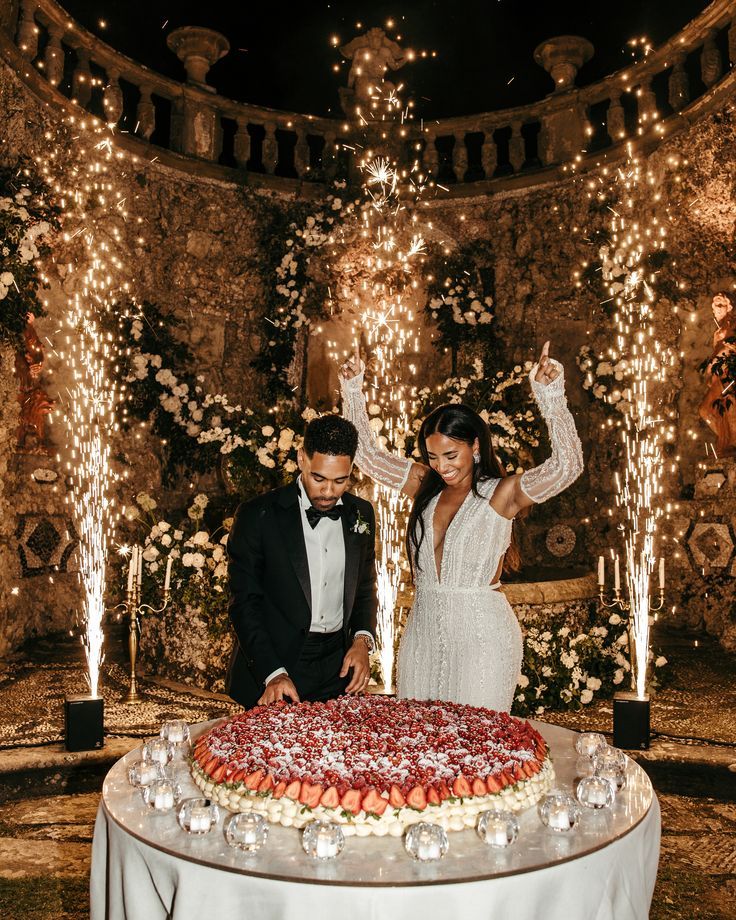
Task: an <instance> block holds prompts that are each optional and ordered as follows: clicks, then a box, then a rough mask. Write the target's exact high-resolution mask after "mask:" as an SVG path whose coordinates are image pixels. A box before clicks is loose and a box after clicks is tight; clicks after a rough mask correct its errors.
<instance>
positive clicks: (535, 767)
mask: <svg viewBox="0 0 736 920" xmlns="http://www.w3.org/2000/svg"><path fill="white" fill-rule="evenodd" d="M529 766H530V767H531V768H532V773H539V771H540V770H541V769H542V765H541V763H540V762H539V761H538V760H530V761H529Z"/></svg>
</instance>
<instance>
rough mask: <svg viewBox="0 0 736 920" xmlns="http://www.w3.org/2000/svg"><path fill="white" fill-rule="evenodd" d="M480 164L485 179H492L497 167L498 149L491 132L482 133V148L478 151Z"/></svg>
mask: <svg viewBox="0 0 736 920" xmlns="http://www.w3.org/2000/svg"><path fill="white" fill-rule="evenodd" d="M480 155H481V163H482V165H483V172H484V173H485V177H486V179H492V178H493V174H494V173H495V172H496V166H497V165H498V148H497V147H496V140H495V138H494V137H493V131H492V130H488V131H484V133H483V146H482V147H481V151H480Z"/></svg>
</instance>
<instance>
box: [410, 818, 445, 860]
mask: <svg viewBox="0 0 736 920" xmlns="http://www.w3.org/2000/svg"><path fill="white" fill-rule="evenodd" d="M404 847H405V848H406V852H407V853H409V854H410V855H411V856H413V857H414V859H418V860H419V861H420V862H431V861H432V860H435V859H442V857H443V856H445V854H446V853H447V851H448V850H449V848H450V841H449V840H448V838H447V831H446V830H445V829H444V827H440V825H439V824H430V823H429V822H428V821H420V822H419V823H418V824H412V826H411V827H410V828H409V829H408V830H407V832H406V837H405V838H404Z"/></svg>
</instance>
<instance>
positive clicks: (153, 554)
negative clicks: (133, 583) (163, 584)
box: [143, 546, 159, 562]
mask: <svg viewBox="0 0 736 920" xmlns="http://www.w3.org/2000/svg"><path fill="white" fill-rule="evenodd" d="M158 554H159V553H158V550H157V549H156V547H155V546H147V547H146V548H145V549H144V550H143V558H144V559H145V560H146V562H153V560H154V559H156V558H157V556H158Z"/></svg>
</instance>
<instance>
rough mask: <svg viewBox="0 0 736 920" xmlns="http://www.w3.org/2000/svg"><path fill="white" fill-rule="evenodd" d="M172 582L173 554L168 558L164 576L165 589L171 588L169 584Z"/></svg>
mask: <svg viewBox="0 0 736 920" xmlns="http://www.w3.org/2000/svg"><path fill="white" fill-rule="evenodd" d="M170 583H171V556H169V557H168V559H167V560H166V575H165V576H164V591H168V590H169V584H170Z"/></svg>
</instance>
